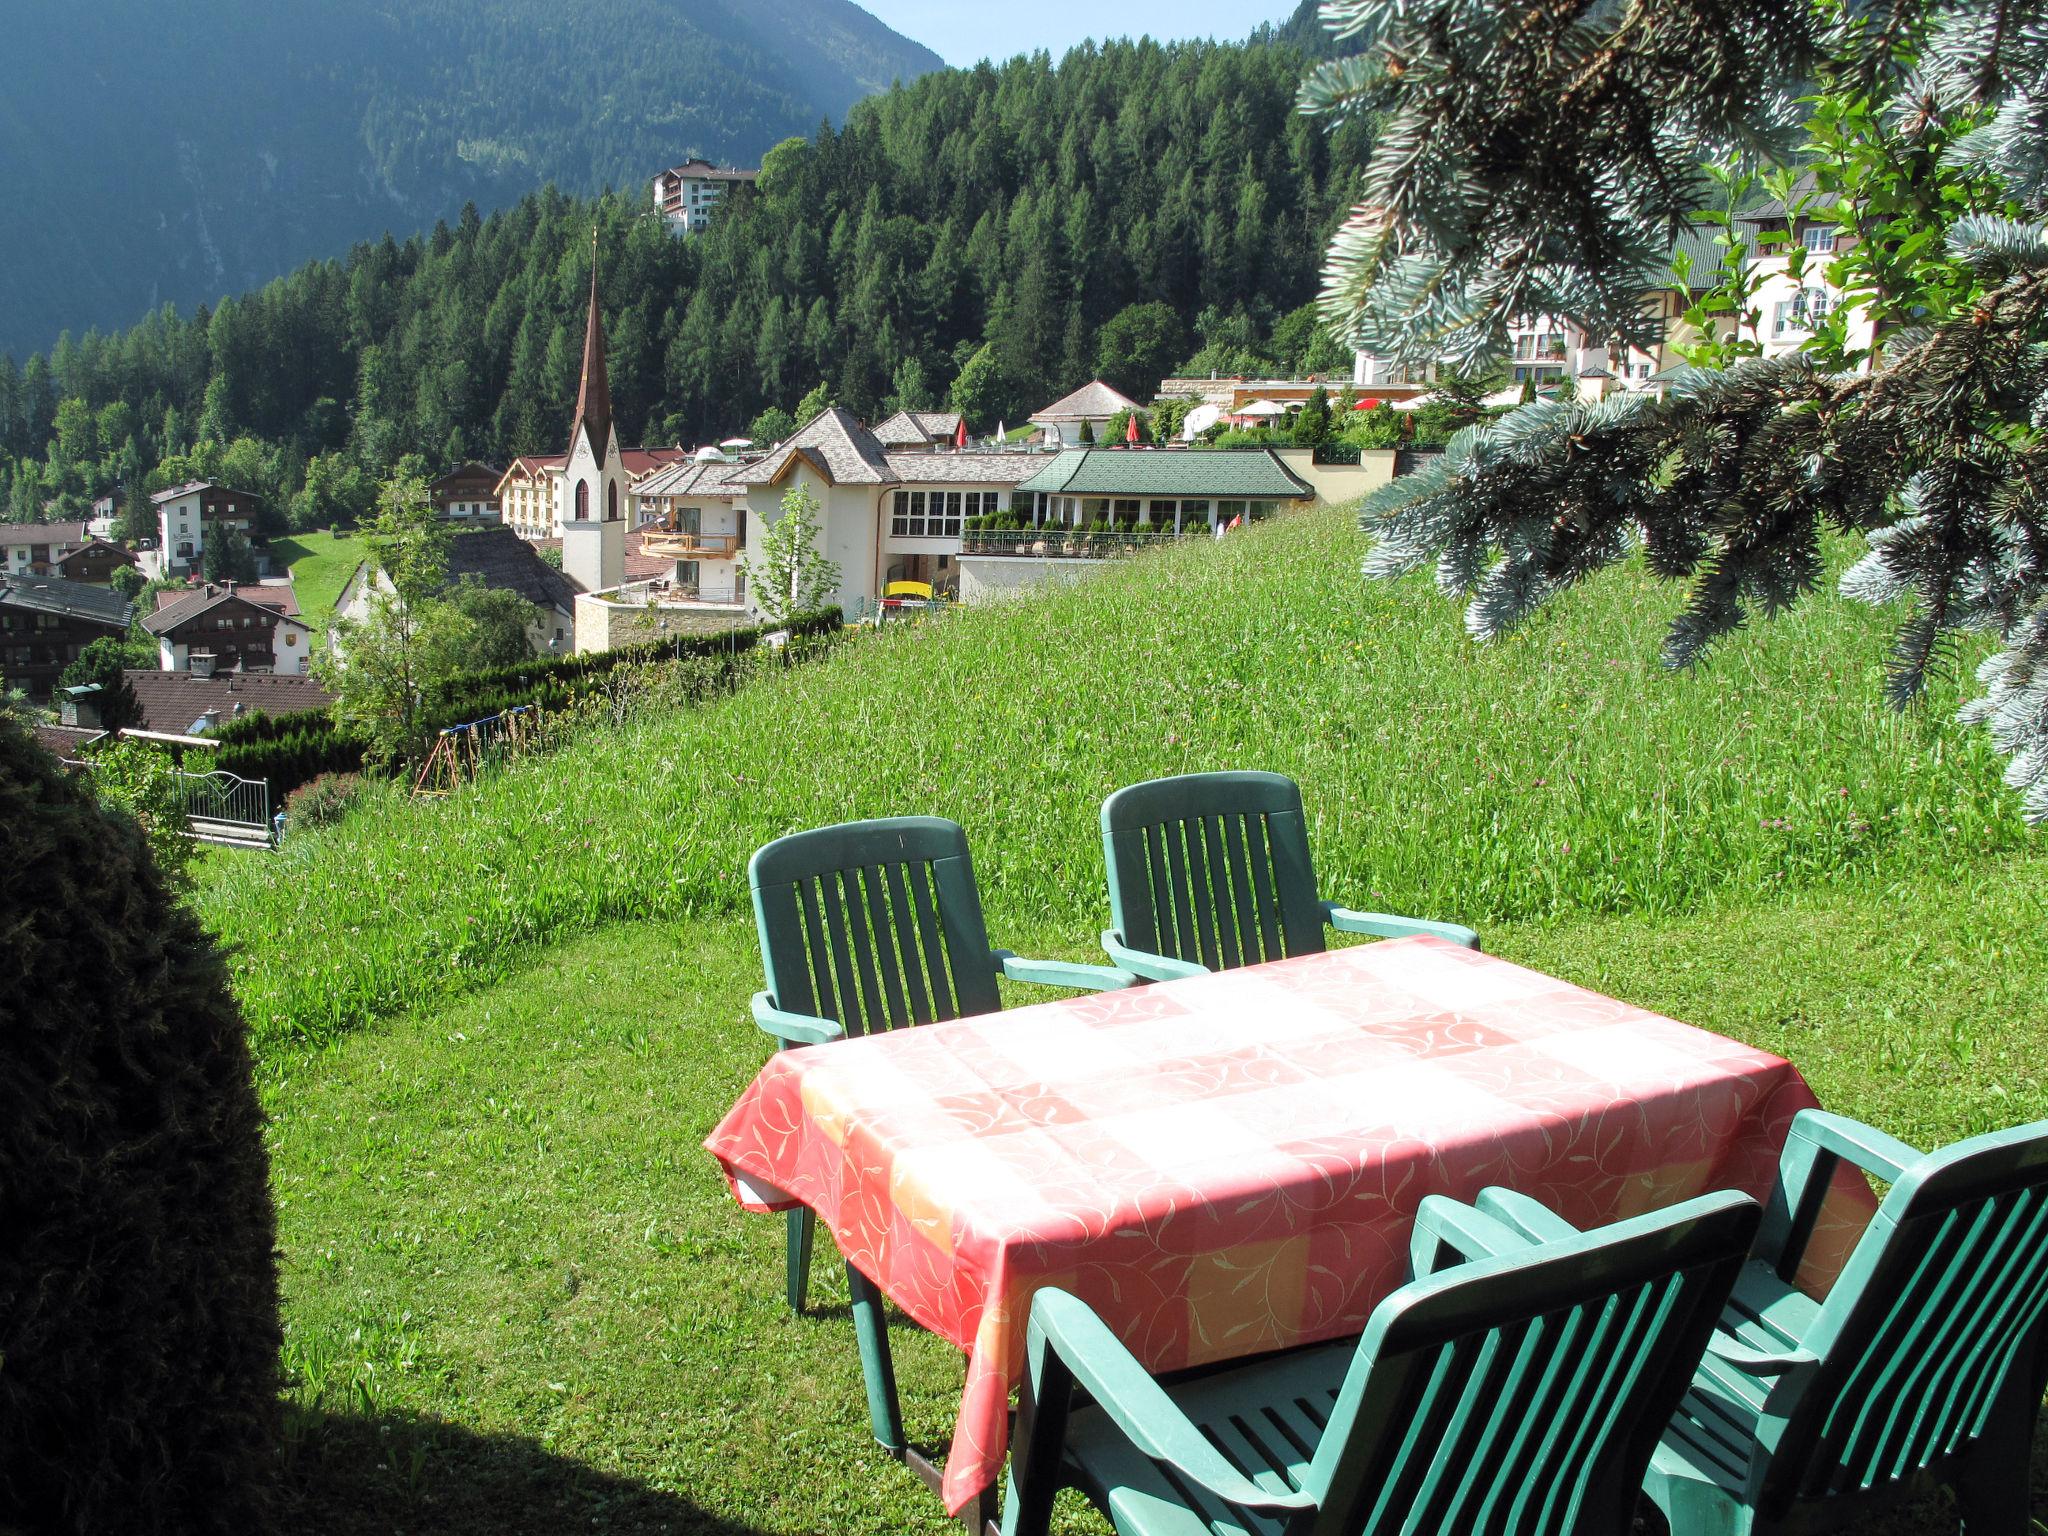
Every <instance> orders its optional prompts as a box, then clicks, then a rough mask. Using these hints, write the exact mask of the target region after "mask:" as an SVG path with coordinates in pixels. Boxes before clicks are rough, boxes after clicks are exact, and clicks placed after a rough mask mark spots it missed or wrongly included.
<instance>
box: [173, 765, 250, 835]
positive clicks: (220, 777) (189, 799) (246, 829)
mask: <svg viewBox="0 0 2048 1536" xmlns="http://www.w3.org/2000/svg"><path fill="white" fill-rule="evenodd" d="M178 789H179V794H180V798H181V800H182V802H183V805H184V810H185V821H186V824H187V825H188V827H189V828H190V830H191V833H192V835H193V836H194V837H196V838H198V839H200V840H201V841H202V842H212V843H252V844H254V843H268V842H269V841H270V782H269V781H268V780H267V779H244V778H240V777H238V776H237V775H235V774H232V773H227V772H224V771H222V770H219V769H216V770H215V771H214V772H212V773H180V774H179V775H178Z"/></svg>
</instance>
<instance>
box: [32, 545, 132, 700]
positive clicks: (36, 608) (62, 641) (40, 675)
mask: <svg viewBox="0 0 2048 1536" xmlns="http://www.w3.org/2000/svg"><path fill="white" fill-rule="evenodd" d="M133 614H134V606H133V605H132V604H131V603H130V602H129V601H128V599H127V598H125V597H123V596H121V595H120V594H119V593H118V592H113V591H110V590H109V589H107V588H106V587H95V586H88V585H87V584H86V583H84V582H82V581H66V580H65V579H64V578H63V577H61V576H30V575H25V574H24V575H15V574H13V573H11V572H10V573H8V574H5V575H0V681H4V682H5V684H6V685H7V686H8V687H10V688H19V689H21V690H22V692H24V693H26V694H27V695H28V696H29V697H30V698H32V699H47V698H49V697H50V692H51V690H52V689H53V688H55V687H56V685H57V678H58V676H59V674H61V673H62V672H63V670H64V669H65V668H66V667H68V666H69V665H70V664H71V663H72V662H74V661H76V660H78V654H79V652H81V651H83V650H84V649H85V648H86V647H87V646H88V645H90V644H92V642H93V641H95V640H102V639H109V638H111V639H116V640H118V639H120V638H122V637H123V636H125V635H126V634H127V633H128V623H129V620H130V618H131V617H132V616H133Z"/></svg>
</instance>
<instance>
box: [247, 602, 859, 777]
mask: <svg viewBox="0 0 2048 1536" xmlns="http://www.w3.org/2000/svg"><path fill="white" fill-rule="evenodd" d="M843 622H844V621H843V620H842V619H841V617H840V613H839V610H838V609H837V608H827V609H821V610H820V611H818V612H817V613H812V614H807V615H805V616H804V617H803V618H801V619H798V620H797V621H796V622H795V623H793V624H791V625H790V626H789V629H790V631H791V633H792V635H793V637H794V638H796V639H797V640H799V641H802V640H808V639H810V638H812V637H814V636H817V635H821V634H827V633H830V632H833V631H836V630H837V629H839V627H840V626H841V624H842V623H843ZM775 628H776V626H774V625H772V624H757V625H753V626H751V627H749V628H746V629H729V630H721V631H719V632H717V633H715V634H708V635H677V636H674V637H672V638H670V639H666V640H652V641H648V642H647V643H645V644H643V645H628V646H621V647H619V648H618V649H617V650H611V651H591V652H586V653H584V654H582V655H576V656H545V657H540V656H537V657H535V658H533V659H532V660H531V661H522V662H515V663H513V664H512V665H510V666H504V667H495V668H492V669H490V670H488V671H481V672H464V673H462V674H460V675H459V676H456V677H453V678H450V679H449V680H448V681H447V682H445V683H442V684H439V685H437V686H436V687H435V688H434V689H433V690H432V691H431V692H430V693H429V694H428V696H427V703H426V713H427V723H428V725H429V727H430V728H431V729H434V730H442V729H445V728H446V727H448V726H451V725H466V724H468V723H469V722H471V721H474V720H481V719H484V718H486V717H488V716H490V715H497V714H503V713H504V712H505V711H506V710H508V709H515V708H517V707H519V706H520V705H522V704H536V705H539V706H540V707H541V708H543V709H560V708H562V707H563V706H565V705H567V704H569V703H570V702H571V701H572V700H574V699H577V698H579V697H581V696H582V695H583V694H585V693H588V692H589V691H590V690H591V689H592V688H594V687H596V686H598V685H599V684H600V683H602V682H603V680H604V678H605V677H606V676H607V675H608V674H609V673H611V672H614V671H616V670H617V669H619V668H620V667H636V666H650V665H653V664H655V663H658V662H666V661H675V660H678V659H682V658H686V657H706V658H718V657H731V658H738V657H740V656H743V655H745V654H746V653H747V652H749V651H752V650H754V649H756V648H757V647H758V646H760V644H761V643H762V641H763V640H764V639H766V637H767V636H768V635H769V634H770V633H771V632H773V630H774V629H775ZM214 739H215V740H217V741H218V742H219V743H220V744H221V745H220V750H219V752H217V753H216V754H215V755H214V757H213V759H212V766H213V767H215V768H217V769H220V770H222V771H224V772H227V773H235V774H240V775H241V776H242V777H243V778H245V779H267V780H269V781H270V792H271V794H272V795H273V796H274V797H277V798H280V799H281V798H283V797H284V796H286V795H288V794H290V793H291V792H292V791H293V790H294V789H296V788H297V787H298V786H299V785H301V784H304V783H306V782H307V781H308V780H310V779H313V778H317V777H318V776H320V775H321V774H328V773H360V772H362V771H363V768H364V766H365V762H366V759H367V757H368V753H369V741H368V739H367V738H365V737H362V736H359V735H356V734H355V733H354V732H352V731H347V730H344V729H342V728H341V727H339V726H337V725H336V724H335V723H334V721H333V718H332V717H331V716H329V715H327V714H325V713H314V712H313V711H310V710H308V711H303V712H301V713H298V714H291V715H270V714H265V713H263V712H262V711H260V710H259V711H256V712H255V713H252V714H247V715H243V716H240V717H239V718H237V719H234V720H230V721H228V722H227V723H226V724H224V725H222V726H221V727H220V728H219V729H218V730H216V731H215V732H214Z"/></svg>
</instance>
